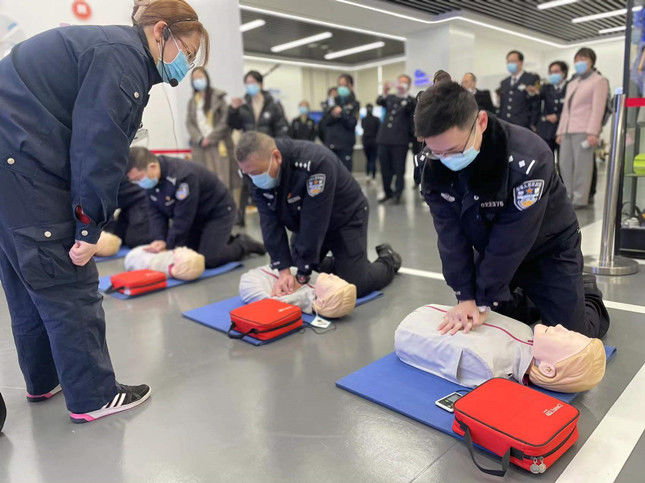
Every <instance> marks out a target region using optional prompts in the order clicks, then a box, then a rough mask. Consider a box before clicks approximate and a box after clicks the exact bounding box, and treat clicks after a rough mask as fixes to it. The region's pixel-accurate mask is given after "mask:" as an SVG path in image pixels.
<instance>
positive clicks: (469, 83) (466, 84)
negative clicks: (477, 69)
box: [461, 72, 495, 113]
mask: <svg viewBox="0 0 645 483" xmlns="http://www.w3.org/2000/svg"><path fill="white" fill-rule="evenodd" d="M461 87H463V88H464V89H466V90H467V91H468V92H470V93H471V94H472V95H473V96H475V102H476V103H477V107H478V108H479V110H481V111H488V112H493V113H494V112H495V106H493V99H492V98H491V96H490V91H489V90H486V89H484V90H480V89H477V76H475V74H473V73H472V72H466V73H465V74H464V77H463V79H461Z"/></svg>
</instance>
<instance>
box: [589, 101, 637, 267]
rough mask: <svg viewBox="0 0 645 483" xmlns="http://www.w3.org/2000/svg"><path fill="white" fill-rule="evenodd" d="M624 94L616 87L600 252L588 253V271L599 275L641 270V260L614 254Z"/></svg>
mask: <svg viewBox="0 0 645 483" xmlns="http://www.w3.org/2000/svg"><path fill="white" fill-rule="evenodd" d="M625 97H626V96H625V94H623V89H622V88H619V89H616V99H615V104H614V115H613V119H612V130H611V151H610V153H609V165H608V166H607V191H606V196H605V207H604V212H603V217H602V232H601V238H600V256H599V257H585V266H584V270H585V272H591V273H595V274H598V275H631V274H633V273H636V272H638V263H637V262H636V261H634V260H632V259H630V258H625V257H620V256H616V255H614V240H615V235H616V216H617V208H618V195H619V193H618V190H619V188H620V176H621V175H622V169H623V157H624V155H625V149H624V148H625V146H624V139H625Z"/></svg>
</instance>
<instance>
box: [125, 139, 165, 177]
mask: <svg viewBox="0 0 645 483" xmlns="http://www.w3.org/2000/svg"><path fill="white" fill-rule="evenodd" d="M158 162H159V159H158V158H157V156H155V155H154V154H153V153H151V152H150V151H148V150H147V149H146V148H143V147H140V146H135V147H132V148H130V154H129V155H128V166H127V168H126V170H125V172H126V173H129V172H130V171H131V170H132V169H137V170H138V171H145V169H146V168H147V167H148V165H149V164H150V163H158Z"/></svg>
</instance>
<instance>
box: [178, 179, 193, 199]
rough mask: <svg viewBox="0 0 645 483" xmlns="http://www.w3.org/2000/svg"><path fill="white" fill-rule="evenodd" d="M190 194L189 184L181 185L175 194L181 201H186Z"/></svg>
mask: <svg viewBox="0 0 645 483" xmlns="http://www.w3.org/2000/svg"><path fill="white" fill-rule="evenodd" d="M189 194H190V188H188V183H181V184H180V185H179V188H177V191H176V192H175V198H177V199H178V200H179V201H182V200H185V199H186V198H188V195H189Z"/></svg>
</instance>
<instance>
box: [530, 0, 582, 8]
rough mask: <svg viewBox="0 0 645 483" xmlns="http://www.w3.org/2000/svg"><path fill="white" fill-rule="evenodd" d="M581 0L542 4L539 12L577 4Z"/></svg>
mask: <svg viewBox="0 0 645 483" xmlns="http://www.w3.org/2000/svg"><path fill="white" fill-rule="evenodd" d="M578 1H579V0H552V1H550V2H544V3H540V4H539V5H538V6H537V8H538V10H546V9H548V8H556V7H561V6H563V5H569V4H570V3H576V2H578Z"/></svg>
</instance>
